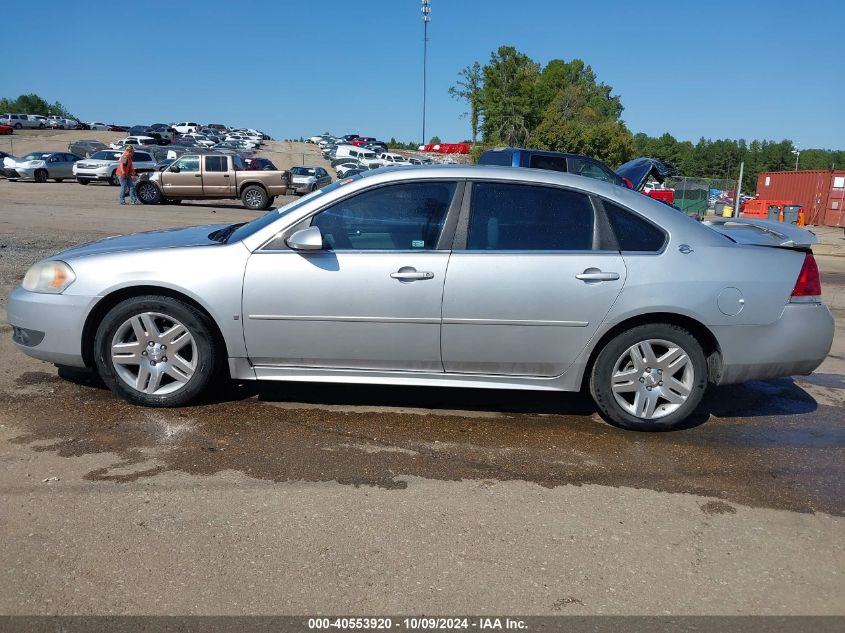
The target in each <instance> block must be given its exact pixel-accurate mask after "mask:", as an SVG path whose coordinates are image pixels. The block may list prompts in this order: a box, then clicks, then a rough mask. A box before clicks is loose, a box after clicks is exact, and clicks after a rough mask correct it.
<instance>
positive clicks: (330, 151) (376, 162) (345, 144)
mask: <svg viewBox="0 0 845 633" xmlns="http://www.w3.org/2000/svg"><path fill="white" fill-rule="evenodd" d="M306 142H308V143H314V144H317V145H319V146H320V150H321V153H322V155H323V158H325V159H326V160H329V161H331V165H332V167H334V169H335V172H336V173H337V177H338V178H346V177H348V176H354V175H355V174H360V173H362V172H364V171H367V170H369V169H378V168H380V167H407V166H410V165H428V164H431V163H432V162H433V161H432V160H431V159H430V158H428V157H426V156H411V157H406V156H403V155H402V154H397V153H394V152H388V151H387V144H386V143H385V142H384V141H379V140H377V139H375V138H373V137H371V136H358V135H357V134H346V135H345V136H332V135H331V134H320V135H318V136H312V137H310V138H308V139H307V140H306Z"/></svg>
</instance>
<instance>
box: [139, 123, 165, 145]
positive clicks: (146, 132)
mask: <svg viewBox="0 0 845 633" xmlns="http://www.w3.org/2000/svg"><path fill="white" fill-rule="evenodd" d="M129 136H149V137H150V138H154V139H155V140H156V143H158V144H159V145H168V144H170V140H169V139H166V138H164V137H163V136H162V135H161V134H160V133H159V132H157V131H156V130H154V129H153V128H152V127H150V126H149V125H133V126H132V127H131V128H129Z"/></svg>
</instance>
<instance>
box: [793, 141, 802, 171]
mask: <svg viewBox="0 0 845 633" xmlns="http://www.w3.org/2000/svg"><path fill="white" fill-rule="evenodd" d="M792 153H793V154H795V171H798V157H799V156H801V150H800V149H798V148H797V147H796V148H795V149H794V150H792Z"/></svg>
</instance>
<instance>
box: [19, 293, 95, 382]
mask: <svg viewBox="0 0 845 633" xmlns="http://www.w3.org/2000/svg"><path fill="white" fill-rule="evenodd" d="M99 299H100V297H85V296H79V295H66V294H59V295H52V294H44V293H39V292H29V291H28V290H24V289H23V288H22V287H20V286H18V287H17V288H15V289H14V290H13V291H12V294H11V295H9V300H8V302H7V304H6V320H7V321H8V322H9V325H11V326H12V328H13V341H14V343H15V346H16V347H17V348H18V349H19V350H21V351H22V352H23V353H24V354H26V355H27V356H32V357H33V358H37V359H39V360H46V361H48V362H51V363H55V364H57V365H70V366H72V367H85V361H84V360H83V358H82V330H83V328H84V327H85V319H86V318H87V316H88V314H89V313H90V311H91V309H92V308H93V307H94V304H96V303H97V301H99ZM15 328H17V329H20V330H25V331H26V332H27V333H31V332H35V333H37V334H36V335H32V334H28V336H21V335H20V332H18V331H17V330H16V329H15ZM41 334H43V336H42V337H41V338H40V340H37V339H38V338H39V335H41ZM36 340H37V343H36V344H32V343H34V342H35V341H36ZM24 343H28V344H24Z"/></svg>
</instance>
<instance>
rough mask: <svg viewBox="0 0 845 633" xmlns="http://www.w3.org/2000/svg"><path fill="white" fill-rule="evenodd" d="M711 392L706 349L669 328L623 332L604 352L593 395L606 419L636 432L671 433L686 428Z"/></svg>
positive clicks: (595, 372)
mask: <svg viewBox="0 0 845 633" xmlns="http://www.w3.org/2000/svg"><path fill="white" fill-rule="evenodd" d="M706 388H707V362H706V359H705V357H704V352H703V350H702V349H701V345H700V344H699V343H698V341H697V340H696V339H695V337H694V336H692V334H690V333H689V332H688V331H686V330H685V329H683V328H681V327H678V326H676V325H670V324H668V323H651V324H646V325H640V326H637V327H634V328H631V329H630V330H627V331H625V332H622V333H621V334H619V335H618V336H616V337H615V338H614V339H612V340H611V341H610V342H609V343H607V345H605V346H604V348H603V349H602V350H601V352H599V355H598V356H597V357H596V361H595V363H594V365H593V370H592V374H591V375H590V393H591V394H592V396H593V399H594V400H595V402H596V405H597V406H598V408H599V411H600V413H601V414H602V417H604V418H605V419H606V420H607V421H608V422H610V423H611V424H615V425H617V426H621V427H623V428H626V429H632V430H637V431H660V430H668V429H671V428H672V427H674V426H676V425H678V424H680V423H681V422H683V421H684V420H685V419H686V418H687V417H689V415H690V414H691V413H692V412H693V411H694V410H695V408H696V407H697V406H698V403H699V402H701V398H702V396H703V395H704V391H705V390H706Z"/></svg>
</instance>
